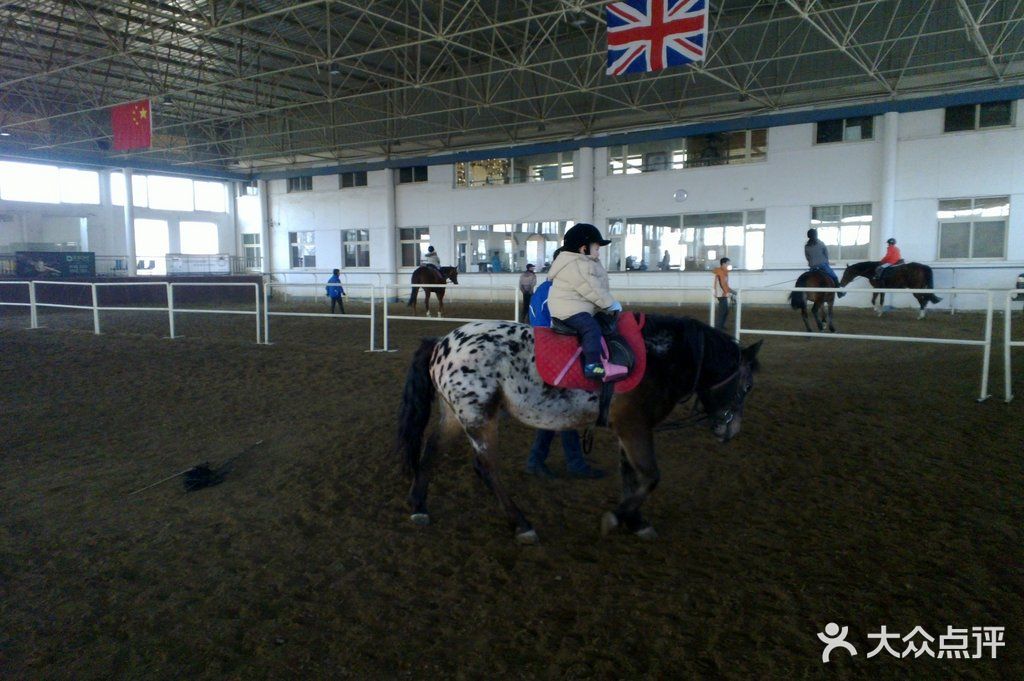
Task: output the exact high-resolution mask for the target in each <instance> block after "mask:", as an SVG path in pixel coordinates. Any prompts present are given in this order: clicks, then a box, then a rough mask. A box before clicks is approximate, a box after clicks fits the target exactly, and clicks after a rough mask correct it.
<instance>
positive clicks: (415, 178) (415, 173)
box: [396, 165, 430, 184]
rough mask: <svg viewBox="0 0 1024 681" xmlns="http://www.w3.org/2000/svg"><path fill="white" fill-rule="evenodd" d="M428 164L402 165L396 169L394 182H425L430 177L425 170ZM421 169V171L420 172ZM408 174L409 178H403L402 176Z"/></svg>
mask: <svg viewBox="0 0 1024 681" xmlns="http://www.w3.org/2000/svg"><path fill="white" fill-rule="evenodd" d="M427 168H428V166H425V165H419V166H403V167H401V168H399V169H398V173H397V174H396V175H397V180H398V182H397V183H396V184H418V183H420V182H427V181H428V180H429V179H430V172H429V171H428V170H427ZM421 170H422V172H420V171H421ZM406 174H408V177H409V179H404V178H403V176H404V175H406Z"/></svg>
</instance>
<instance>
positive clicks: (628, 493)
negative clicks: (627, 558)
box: [601, 414, 661, 539]
mask: <svg viewBox="0 0 1024 681" xmlns="http://www.w3.org/2000/svg"><path fill="white" fill-rule="evenodd" d="M623 416H624V415H621V414H617V415H614V416H613V422H614V423H626V421H625V420H624V418H623ZM634 416H635V415H634ZM626 418H628V417H626ZM618 436H619V443H620V444H621V447H620V448H619V472H620V474H621V475H622V500H621V501H620V502H619V505H618V506H617V507H616V508H615V510H614V511H609V512H607V513H605V514H604V516H602V517H601V532H602V533H604V534H608V533H609V532H611V531H612V530H613V529H615V528H616V527H619V526H620V525H622V526H624V527H625V528H626V529H627V530H629V531H630V532H632V533H633V534H635V535H636V536H638V537H642V538H644V539H654V538H655V537H657V536H658V535H657V532H655V531H654V528H653V527H651V525H650V523H648V522H647V521H646V520H644V518H643V516H642V515H641V514H640V507H641V506H642V505H643V503H644V501H645V500H646V499H647V496H648V495H649V494H650V493H651V492H653V491H654V488H655V487H657V486H658V480H660V479H661V473H659V472H658V464H657V462H656V461H655V458H654V433H653V432H652V431H650V430H647V431H646V432H644V431H643V430H641V429H637V430H636V431H634V432H629V431H623V430H619V432H618Z"/></svg>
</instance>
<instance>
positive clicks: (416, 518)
mask: <svg viewBox="0 0 1024 681" xmlns="http://www.w3.org/2000/svg"><path fill="white" fill-rule="evenodd" d="M409 520H411V521H413V522H414V523H416V524H417V525H429V524H430V516H429V515H427V514H426V513H413V514H412V515H411V516H409Z"/></svg>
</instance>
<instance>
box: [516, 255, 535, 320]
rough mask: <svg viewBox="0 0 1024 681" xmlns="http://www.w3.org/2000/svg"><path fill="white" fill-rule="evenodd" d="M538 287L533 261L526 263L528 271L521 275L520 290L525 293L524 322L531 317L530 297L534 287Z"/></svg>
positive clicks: (522, 318)
mask: <svg viewBox="0 0 1024 681" xmlns="http://www.w3.org/2000/svg"><path fill="white" fill-rule="evenodd" d="M535 288H537V275H536V274H534V272H533V263H528V264H527V265H526V271H525V272H523V273H522V274H521V275H520V276H519V290H520V291H522V293H523V312H522V315H521V316H520V318H521V320H522V321H523V322H526V321H529V318H530V298H532V297H533V289H535Z"/></svg>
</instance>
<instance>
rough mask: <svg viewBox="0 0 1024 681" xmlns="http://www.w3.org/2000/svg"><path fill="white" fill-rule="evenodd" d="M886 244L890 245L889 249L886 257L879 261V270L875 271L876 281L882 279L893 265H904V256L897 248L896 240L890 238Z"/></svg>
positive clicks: (886, 251)
mask: <svg viewBox="0 0 1024 681" xmlns="http://www.w3.org/2000/svg"><path fill="white" fill-rule="evenodd" d="M885 243H887V244H889V247H888V248H886V249H885V255H883V256H882V259H881V260H880V261H878V269H876V270H875V276H874V278H875V279H881V278H882V275H883V274H885V270H886V268H887V267H892V266H893V265H902V264H903V256H902V255H901V254H900V249H898V248H897V247H896V239H893V238H890V239H889V240H888V241H886V242H885Z"/></svg>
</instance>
